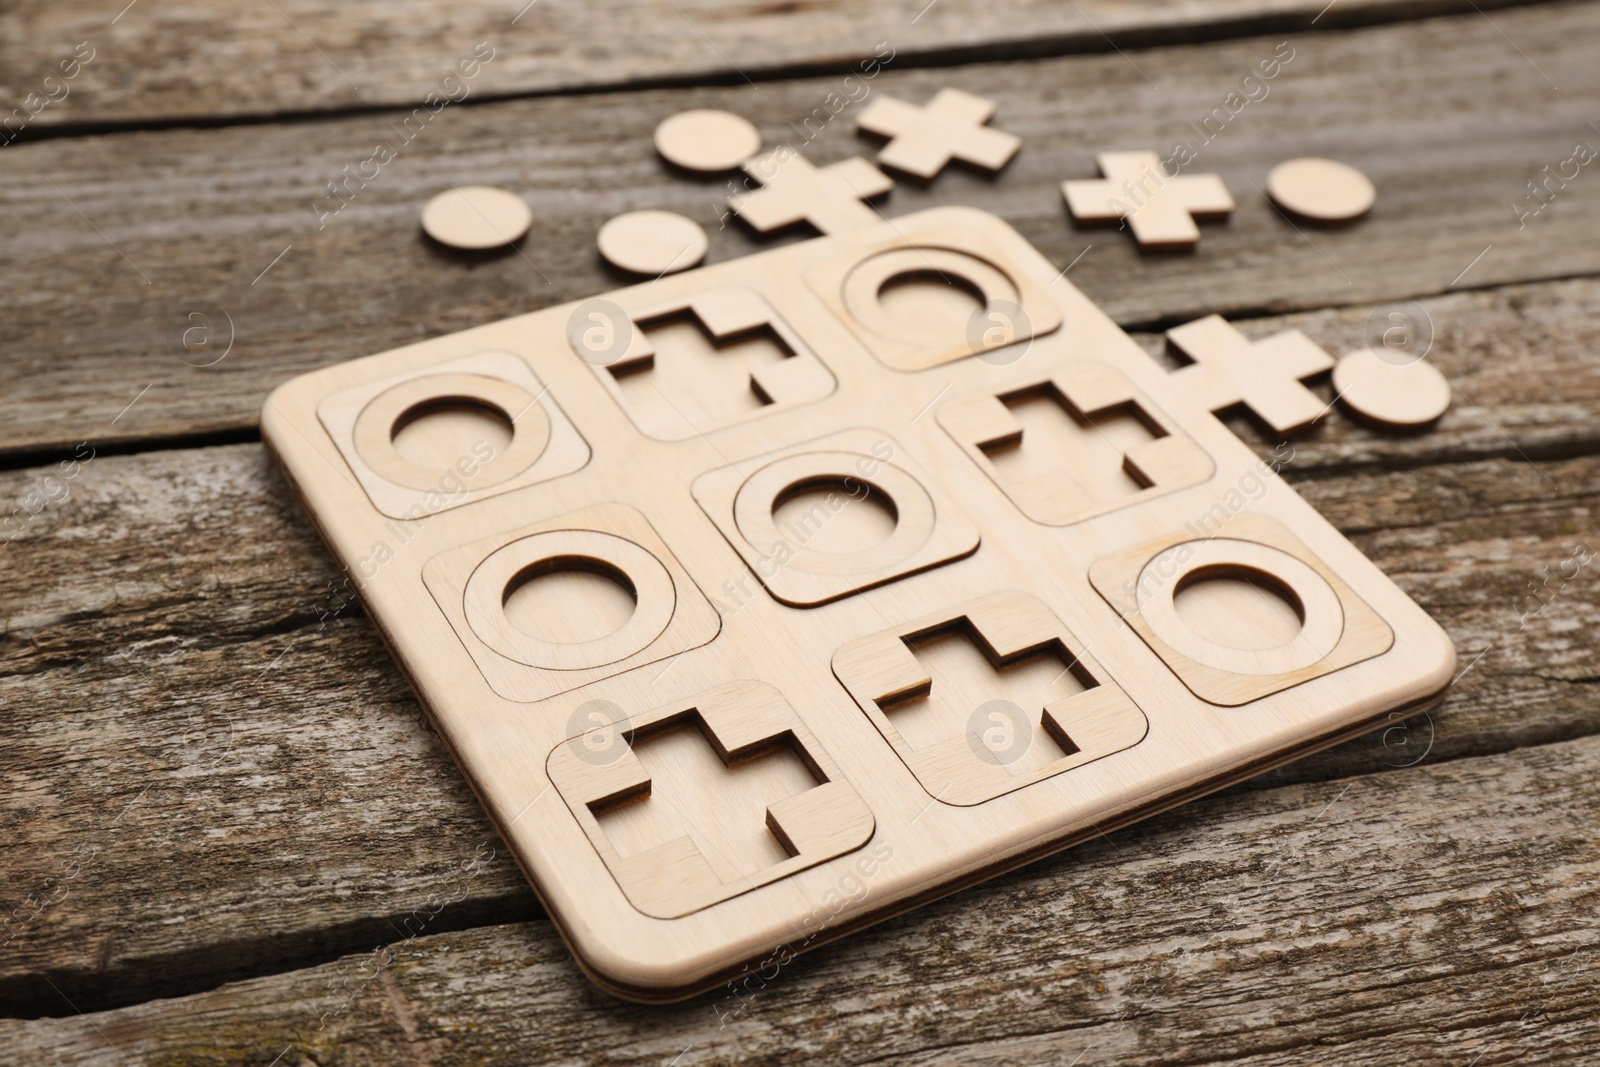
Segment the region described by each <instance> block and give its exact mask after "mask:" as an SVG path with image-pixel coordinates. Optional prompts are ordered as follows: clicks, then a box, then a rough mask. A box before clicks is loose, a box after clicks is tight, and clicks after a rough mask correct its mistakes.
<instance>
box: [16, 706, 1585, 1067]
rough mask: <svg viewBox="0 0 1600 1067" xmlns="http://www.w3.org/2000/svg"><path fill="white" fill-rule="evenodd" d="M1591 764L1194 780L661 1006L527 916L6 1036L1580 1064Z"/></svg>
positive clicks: (1572, 749)
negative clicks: (1148, 811)
mask: <svg viewBox="0 0 1600 1067" xmlns="http://www.w3.org/2000/svg"><path fill="white" fill-rule="evenodd" d="M1597 773H1600V739H1596V738H1585V739H1582V740H1579V741H1574V742H1569V743H1565V744H1559V745H1550V746H1546V747H1542V748H1538V749H1532V750H1524V751H1518V752H1512V753H1507V754H1504V755H1498V756H1492V757H1486V758H1480V759H1473V760H1465V761H1459V762H1454V763H1449V764H1444V765H1439V766H1423V767H1418V768H1413V769H1410V770H1407V771H1402V772H1398V773H1394V774H1387V775H1377V776H1371V777H1365V778H1359V779H1355V780H1352V781H1347V782H1327V783H1320V784H1315V785H1298V786H1287V787H1284V788H1280V789H1275V790H1270V791H1263V792H1253V793H1248V794H1243V795H1235V796H1231V797H1224V798H1213V799H1210V800H1206V801H1202V802H1200V803H1198V804H1195V805H1192V806H1190V807H1188V808H1185V809H1183V810H1181V811H1177V812H1169V813H1167V814H1165V815H1162V816H1159V817H1158V818H1156V819H1154V820H1151V821H1150V822H1148V823H1145V824H1142V825H1140V826H1137V827H1134V828H1131V829H1128V830H1124V831H1120V832H1118V833H1117V834H1115V835H1113V836H1112V837H1110V838H1107V839H1102V840H1100V841H1097V842H1095V843H1093V844H1091V845H1087V846H1085V847H1083V848H1081V849H1079V850H1077V851H1076V852H1073V853H1068V854H1065V855H1062V856H1058V857H1055V858H1052V859H1049V860H1046V861H1043V862H1040V863H1038V864H1035V865H1033V866H1031V867H1029V868H1027V869H1025V870H1023V871H1020V872H1017V873H1015V874H1012V875H1008V876H1005V877H1003V878H1001V879H998V880H996V881H994V882H991V883H988V884H985V885H983V886H981V887H978V888H975V889H972V890H968V891H966V892H964V893H962V894H960V895H959V896H957V897H954V898H952V899H950V900H947V901H944V902H941V903H937V904H933V905H930V906H928V907H926V908H924V909H922V910H919V911H917V912H915V913H913V914H911V915H907V916H904V917H902V918H899V919H896V920H892V921H890V922H888V923H886V924H884V925H882V926H880V927H877V928H875V929H873V930H871V931H868V932H866V933H863V934H861V935H859V936H857V937H855V938H852V939H850V940H849V941H846V942H841V943H839V944H837V945H835V946H833V947H830V948H828V949H825V950H823V951H821V952H818V953H816V954H814V955H811V956H807V957H805V958H803V959H801V960H798V961H795V962H793V963H790V964H788V965H786V966H768V967H766V968H764V969H763V970H761V971H759V972H756V973H753V974H752V975H750V976H748V977H747V978H746V979H744V981H743V982H742V983H741V984H740V985H739V986H737V987H735V988H731V989H723V990H719V991H716V992H713V993H711V994H707V995H706V996H705V997H702V998H700V999H697V1000H695V1001H691V1002H689V1003H687V1004H682V1005H676V1006H672V1007H669V1008H642V1007H639V1006H635V1005H624V1004H621V1003H619V1002H617V1001H614V1000H611V999H609V998H607V997H606V996H605V995H604V994H601V993H599V992H597V991H596V990H594V989H592V988H590V987H589V986H588V984H587V983H586V982H584V981H583V980H582V978H581V977H580V976H579V974H578V972H577V970H576V968H575V967H574V966H573V964H572V962H571V961H570V959H569V958H568V956H567V953H566V950H565V948H564V947H563V946H562V945H561V943H560V941H559V940H558V939H557V938H556V937H555V935H554V932H553V931H552V930H551V928H550V926H549V924H547V923H544V922H534V923H526V924H523V925H519V926H496V927H486V928H483V929H478V930H472V931H468V932H464V933H451V934H444V935H440V936H425V937H422V938H419V939H416V940H413V941H409V942H405V943H401V944H396V945H393V946H390V947H389V948H387V949H386V950H384V951H383V952H381V953H374V954H369V955H364V956H350V957H346V958H344V959H340V960H337V961H334V962H330V963H328V964H325V965H323V966H319V967H316V968H310V969H306V970H303V971H298V972H294V973H289V974H282V975H275V976H270V977H263V978H258V979H254V980H251V981H248V982H243V983H239V984H236V985H229V986H225V987H223V988H220V989H217V990H215V991H211V992H207V993H203V994H200V995H198V996H194V997H190V998H186V999H182V1000H172V1001H154V1002H150V1003H146V1004H141V1005H138V1006H135V1007H130V1008H125V1009H122V1010H117V1011H111V1012H106V1013H101V1014H92V1015H89V1016H87V1017H76V1016H69V1017H67V1018H63V1019H43V1020H37V1021H32V1022H20V1021H6V1022H0V1035H3V1038H4V1041H5V1044H6V1045H7V1046H8V1047H9V1048H10V1049H11V1050H12V1052H13V1055H15V1056H16V1057H17V1059H18V1060H19V1062H20V1061H22V1060H48V1061H50V1062H61V1063H75V1064H102V1063H103V1064H116V1063H122V1062H129V1061H133V1062H157V1061H158V1062H161V1063H163V1064H173V1065H189V1064H221V1063H238V1062H251V1063H263V1064H265V1063H268V1062H271V1061H272V1060H273V1057H274V1056H278V1057H281V1059H280V1060H279V1061H278V1062H284V1063H291V1064H307V1063H313V1064H326V1063H340V1064H367V1063H374V1064H377V1063H396V1062H406V1063H413V1062H415V1063H430V1064H436V1065H446V1064H465V1063H476V1062H485V1061H488V1060H494V1061H497V1062H511V1061H515V1062H539V1063H593V1062H606V1063H617V1064H631V1063H640V1064H643V1063H652V1064H660V1063H667V1062H673V1058H674V1057H677V1060H676V1062H678V1063H680V1064H720V1063H735V1062H738V1063H788V1062H794V1061H795V1060H796V1059H797V1058H803V1059H805V1060H807V1061H809V1062H829V1063H881V1062H894V1063H962V1064H972V1063H978V1064H991V1063H992V1064H1002V1063H1023V1062H1027V1063H1046V1062H1048V1063H1066V1062H1074V1059H1075V1058H1076V1062H1078V1063H1081V1064H1086V1065H1087V1064H1109V1063H1129V1062H1138V1063H1148V1064H1174V1065H1176V1064H1212V1063H1244V1064H1250V1065H1263V1067H1265V1065H1267V1064H1274V1065H1287V1064H1325V1063H1329V1062H1334V1061H1337V1062H1339V1063H1348V1064H1363V1065H1364V1064H1392V1063H1395V1062H1397V1061H1403V1062H1408V1063H1417V1064H1439V1065H1446V1064H1449V1065H1459V1064H1463V1063H1468V1062H1474V1060H1475V1061H1476V1062H1478V1063H1483V1064H1509V1063H1516V1062H1539V1063H1561V1064H1567V1063H1572V1064H1577V1063H1582V1062H1585V1058H1586V1056H1587V1055H1588V1053H1589V1052H1590V1051H1591V1050H1592V1047H1593V1041H1594V1027H1595V1022H1594V1016H1595V1013H1596V1011H1597V1010H1600V977H1597V972H1596V970H1595V968H1594V966H1593V961H1594V958H1595V957H1594V954H1595V951H1596V948H1597V946H1600V934H1597V932H1596V930H1595V928H1594V925H1593V923H1592V922H1590V921H1589V919H1590V917H1591V916H1592V913H1593V910H1594V908H1595V907H1596V906H1597V905H1600V890H1597V888H1596V887H1597V885H1600V858H1597V855H1596V852H1595V849H1594V843H1593V835H1592V826H1593V823H1594V821H1595V819H1596V818H1597V817H1600V789H1597V787H1596V785H1595V780H1596V775H1597ZM124 1058H126V1059H124Z"/></svg>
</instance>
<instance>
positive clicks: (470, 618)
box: [462, 530, 677, 671]
mask: <svg viewBox="0 0 1600 1067" xmlns="http://www.w3.org/2000/svg"><path fill="white" fill-rule="evenodd" d="M580 570H586V571H588V572H589V573H590V574H591V575H598V576H601V577H602V578H603V580H607V581H610V582H612V583H614V584H615V585H617V586H618V587H620V590H621V591H622V592H624V593H627V594H630V599H631V600H632V601H633V609H632V611H631V612H629V613H628V617H627V619H626V620H625V621H623V622H622V623H621V625H619V626H617V627H615V628H614V629H612V630H611V632H609V633H603V634H601V635H600V636H597V637H588V638H587V639H581V638H582V637H583V634H584V633H594V632H596V631H598V630H601V629H604V627H605V624H606V622H607V616H608V613H609V614H611V615H612V616H614V615H618V614H621V609H622V607H623V605H622V604H621V603H620V601H618V600H615V599H614V598H615V593H614V592H613V591H609V590H608V591H607V592H606V594H605V595H606V596H607V597H608V598H612V599H611V600H610V604H611V606H610V607H607V608H598V607H596V606H593V605H586V604H585V603H584V602H582V601H581V600H579V601H577V602H574V603H572V604H570V605H569V606H568V607H566V608H565V609H562V608H559V607H551V606H549V604H548V603H547V604H546V606H545V610H548V611H560V612H562V613H563V614H571V615H574V616H575V617H576V621H567V622H565V623H557V622H555V621H553V620H548V619H546V620H540V621H537V622H534V623H532V624H531V625H532V628H533V629H535V630H539V629H543V630H544V631H545V634H546V636H539V635H537V634H534V633H530V632H528V631H527V630H526V629H524V628H523V627H522V626H519V625H517V624H516V623H515V622H513V620H512V619H511V617H510V613H509V611H508V605H510V604H511V603H512V601H514V600H517V599H520V598H519V596H518V594H520V593H521V592H522V586H523V584H524V583H528V582H531V581H535V580H537V579H540V578H542V577H544V576H545V575H547V574H553V573H556V572H561V571H565V572H569V573H570V572H573V571H580ZM581 582H582V579H576V580H572V579H569V580H568V581H567V582H566V583H559V584H558V586H557V587H552V589H546V590H538V589H535V590H534V591H533V594H532V596H533V599H534V601H539V600H542V599H543V596H542V594H543V593H544V592H551V591H555V592H557V593H559V585H560V584H564V585H565V589H566V591H567V592H568V593H575V592H581V591H582V588H583V586H582V585H581V584H580V583H581ZM676 604H677V591H676V587H675V586H674V585H673V583H672V575H671V574H670V573H668V571H667V568H666V566H665V565H663V564H662V562H661V561H660V560H659V559H657V558H656V557H655V556H654V555H652V554H651V553H650V552H649V551H648V550H646V549H644V548H641V547H640V546H639V545H636V544H634V543H633V542H632V541H629V540H627V539H626V538H622V537H617V536H616V535H614V534H607V533H600V532H599V531H597V530H550V531H547V532H545V533H536V534H530V535H529V536H527V537H522V538H518V539H517V540H515V541H512V542H511V543H510V544H507V545H503V546H501V547H500V548H498V549H496V550H495V551H494V552H492V553H490V554H489V556H488V558H487V559H485V560H484V561H483V562H482V563H480V564H478V567H477V569H476V570H474V571H473V572H472V577H471V578H469V579H467V587H466V591H465V593H464V594H463V597H462V608H463V610H464V611H465V612H466V617H467V625H468V626H470V627H471V628H472V632H473V633H474V634H476V635H477V637H478V639H479V640H480V641H482V642H483V643H484V644H486V645H488V646H489V647H490V648H491V649H493V650H494V651H496V652H498V653H499V654H500V655H502V656H505V657H506V658H507V659H510V660H515V661H516V662H518V663H524V664H527V665H528V666H530V667H539V668H542V669H544V670H553V671H577V670H588V669H589V668H592V667H603V666H605V665H607V664H610V663H616V662H617V661H619V660H624V659H627V658H628V657H629V656H632V655H634V654H635V653H638V652H641V651H643V650H644V649H646V648H648V647H649V646H650V644H651V643H652V642H653V641H655V639H656V638H658V637H660V636H661V634H662V632H663V631H665V630H666V628H667V623H669V622H671V621H672V613H673V611H674V610H675V607H676ZM522 609H523V605H520V604H518V605H516V607H515V610H517V611H518V612H519V613H520V612H521V610H522ZM586 613H587V614H586ZM554 626H565V627H566V629H565V630H562V631H558V636H562V637H564V638H570V639H563V640H550V639H549V636H548V635H549V633H550V629H549V628H550V627H554ZM574 634H576V635H577V637H576V638H574Z"/></svg>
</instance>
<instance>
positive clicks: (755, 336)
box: [569, 284, 835, 441]
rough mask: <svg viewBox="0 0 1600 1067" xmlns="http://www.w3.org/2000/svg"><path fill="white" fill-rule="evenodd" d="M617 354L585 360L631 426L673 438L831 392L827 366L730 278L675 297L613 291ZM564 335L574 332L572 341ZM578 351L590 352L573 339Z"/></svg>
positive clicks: (753, 294)
mask: <svg viewBox="0 0 1600 1067" xmlns="http://www.w3.org/2000/svg"><path fill="white" fill-rule="evenodd" d="M615 295H616V297H617V298H618V303H617V304H614V305H613V307H614V308H615V309H616V310H615V311H613V312H611V314H613V315H615V314H619V313H620V315H621V316H622V317H623V319H624V321H623V322H622V323H620V324H618V327H619V328H620V329H622V330H626V331H628V332H629V336H628V338H627V340H626V342H625V344H624V342H623V341H622V340H621V339H620V337H619V339H618V341H617V344H618V346H619V347H621V348H622V351H621V353H620V354H619V355H618V356H617V357H615V358H614V359H611V360H609V361H599V362H597V361H595V360H594V359H593V358H592V357H591V358H586V359H585V362H587V363H589V365H590V366H592V367H593V368H594V373H595V375H596V376H597V377H598V378H599V379H600V381H601V382H602V383H603V384H604V385H605V387H606V389H607V390H608V391H609V392H610V393H611V395H612V396H613V397H614V398H616V400H617V402H618V403H619V404H621V405H622V408H623V410H624V411H626V412H627V413H628V417H629V418H631V419H632V420H633V423H634V425H635V426H637V427H638V428H639V429H640V430H642V431H643V432H644V433H645V434H647V435H649V436H650V437H654V438H657V439H658V440H662V441H678V440H683V439H684V438H689V437H695V436H699V435H702V434H705V433H708V432H709V431H712V430H716V429H720V428H722V427H724V426H729V425H732V424H734V423H737V422H741V421H743V420H746V419H752V418H756V417H758V416H760V415H763V414H771V413H772V412H773V411H775V410H781V409H783V408H788V407H793V406H795V405H798V404H806V403H810V402H812V401H815V400H820V399H821V398H823V397H825V396H827V395H828V394H829V393H831V392H833V389H834V385H835V382H834V377H833V375H832V373H830V372H829V370H828V368H827V366H826V365H825V364H824V363H823V362H822V360H821V359H819V358H818V356H817V354H816V352H814V351H813V350H812V348H811V346H810V345H808V344H807V343H806V342H805V341H804V340H803V339H802V338H801V336H800V334H799V333H797V332H796V331H795V330H794V329H793V328H792V327H791V326H790V325H789V324H788V323H787V322H786V321H785V320H784V318H783V316H782V315H780V314H779V313H778V312H777V311H776V310H775V309H774V308H773V305H772V304H771V303H770V302H769V301H768V300H767V298H766V297H763V296H762V295H761V294H760V293H758V292H756V291H755V290H753V289H749V288H745V287H743V286H741V285H737V284H730V285H726V286H718V287H716V288H708V289H703V290H700V291H696V292H694V293H692V294H691V295H687V296H683V297H677V298H672V299H662V297H661V296H660V295H659V294H657V293H655V292H653V291H652V290H650V289H632V290H626V291H624V292H622V293H617V294H615ZM569 340H570V337H569ZM574 350H575V351H579V355H580V356H584V355H587V353H585V352H583V351H581V350H579V349H578V348H577V346H576V345H574Z"/></svg>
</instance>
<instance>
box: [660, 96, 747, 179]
mask: <svg viewBox="0 0 1600 1067" xmlns="http://www.w3.org/2000/svg"><path fill="white" fill-rule="evenodd" d="M655 141H656V151H657V152H660V153H661V158H663V159H665V160H666V161H667V162H668V163H671V164H673V165H674V166H678V167H683V168H684V169H685V170H693V171H699V172H700V173H702V174H717V173H720V172H722V171H725V170H733V169H734V168H735V167H737V166H739V164H741V163H743V162H744V161H745V160H747V159H749V158H750V157H751V156H753V155H755V154H756V153H757V152H759V151H761V132H760V131H759V130H757V129H756V128H755V126H753V125H752V124H751V123H750V120H749V119H746V118H742V117H740V116H738V115H735V114H733V113H732V112H730V111H713V110H708V109H698V110H694V111H681V112H679V113H678V114H676V115H672V116H670V117H669V118H666V119H664V120H662V122H661V125H659V126H657V127H656V136H655Z"/></svg>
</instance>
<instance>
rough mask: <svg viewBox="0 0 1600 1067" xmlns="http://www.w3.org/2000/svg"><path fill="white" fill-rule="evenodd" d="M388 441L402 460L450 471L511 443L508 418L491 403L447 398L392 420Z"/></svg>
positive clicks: (468, 398) (429, 402) (411, 410)
mask: <svg viewBox="0 0 1600 1067" xmlns="http://www.w3.org/2000/svg"><path fill="white" fill-rule="evenodd" d="M389 432H390V441H391V442H392V444H393V446H394V450H395V452H396V453H398V454H399V456H400V457H401V458H402V459H405V460H408V461H410V462H411V463H415V464H416V465H417V466H419V467H428V468H431V469H434V470H449V469H451V468H452V467H455V466H456V464H457V463H459V462H460V461H461V460H463V459H466V460H472V459H474V458H477V459H480V460H481V459H482V458H483V456H484V455H485V452H484V446H486V445H487V446H488V448H489V449H490V451H489V452H487V453H486V454H487V455H490V456H499V455H502V454H504V453H505V451H506V449H507V448H508V447H509V446H510V444H511V438H512V437H513V436H514V433H515V430H514V428H513V427H512V425H511V417H510V416H509V415H507V414H506V413H505V412H504V411H501V410H500V409H499V408H498V407H496V406H495V405H493V404H488V403H485V402H484V401H482V400H478V399H476V398H470V397H456V396H447V397H440V398H438V399H436V400H427V401H424V402H423V403H421V404H417V405H414V406H413V407H410V408H407V409H406V410H405V411H404V412H403V413H402V414H401V415H400V417H399V418H398V419H396V420H395V421H394V426H393V428H392V429H391V430H390V431H389Z"/></svg>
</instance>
